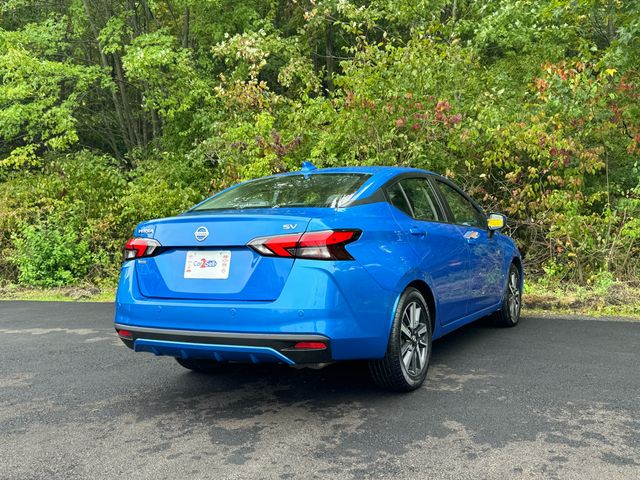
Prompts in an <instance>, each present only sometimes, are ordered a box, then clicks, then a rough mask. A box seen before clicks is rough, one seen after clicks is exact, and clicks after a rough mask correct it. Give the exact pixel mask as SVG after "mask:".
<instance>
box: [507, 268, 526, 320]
mask: <svg viewBox="0 0 640 480" xmlns="http://www.w3.org/2000/svg"><path fill="white" fill-rule="evenodd" d="M521 303H522V297H521V295H520V285H519V282H518V273H517V272H515V271H512V272H511V275H510V276H509V292H508V297H507V304H508V306H509V315H510V316H511V320H512V321H513V322H517V321H518V316H519V314H520V306H521Z"/></svg>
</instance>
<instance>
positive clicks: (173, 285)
mask: <svg viewBox="0 0 640 480" xmlns="http://www.w3.org/2000/svg"><path fill="white" fill-rule="evenodd" d="M309 221H310V217H306V216H301V215H289V214H287V215H284V214H278V213H249V212H246V211H245V212H241V213H230V214H223V213H215V214H197V215H182V216H179V217H172V218H167V219H162V220H153V221H150V222H146V223H144V224H141V225H140V226H139V227H138V228H137V229H136V235H138V236H146V237H152V238H154V239H156V240H158V241H159V242H160V244H161V245H162V247H161V248H160V252H159V253H158V254H157V255H155V256H153V257H148V258H140V259H136V260H134V261H135V262H136V276H137V280H138V285H139V288H140V292H141V293H142V295H144V296H145V297H152V298H171V299H194V300H195V299H197V300H228V301H272V300H275V299H277V298H278V296H279V294H280V292H281V291H282V288H283V287H284V284H285V282H286V280H287V277H288V276H289V272H290V271H291V268H292V266H293V262H294V259H289V258H274V257H264V256H261V255H259V254H258V253H256V252H255V251H254V250H252V249H251V248H249V247H247V246H246V244H247V243H248V242H249V241H250V240H253V239H254V238H257V237H264V236H269V235H281V234H286V233H303V232H304V231H305V230H306V228H307V225H308V224H309Z"/></svg>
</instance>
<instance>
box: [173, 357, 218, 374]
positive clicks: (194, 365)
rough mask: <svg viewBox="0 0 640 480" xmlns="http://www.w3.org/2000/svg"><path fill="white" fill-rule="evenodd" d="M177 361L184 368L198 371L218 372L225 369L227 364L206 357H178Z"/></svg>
mask: <svg viewBox="0 0 640 480" xmlns="http://www.w3.org/2000/svg"><path fill="white" fill-rule="evenodd" d="M176 362H178V363H179V364H180V365H182V366H183V367H184V368H188V369H189V370H193V371H194V372H198V373H217V372H219V371H221V370H223V369H224V367H225V364H224V363H221V362H216V361H215V360H207V359H204V358H180V357H176Z"/></svg>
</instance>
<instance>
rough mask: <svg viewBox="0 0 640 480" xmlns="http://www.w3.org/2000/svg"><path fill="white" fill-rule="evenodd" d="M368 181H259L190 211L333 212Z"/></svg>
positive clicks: (350, 177)
mask: <svg viewBox="0 0 640 480" xmlns="http://www.w3.org/2000/svg"><path fill="white" fill-rule="evenodd" d="M368 177H369V175H368V174H360V173H348V174H345V173H335V174H334V173H316V174H311V175H306V176H305V175H303V174H296V175H285V176H281V177H270V178H261V179H259V180H254V181H251V182H247V183H244V184H241V185H238V186H237V187H235V188H233V189H231V190H228V191H226V192H223V193H220V194H219V195H216V196H215V197H212V198H210V199H209V200H207V201H205V202H204V203H202V204H201V205H198V206H197V207H195V208H194V209H193V210H194V211H199V210H238V209H247V208H287V207H330V208H336V207H340V206H342V205H345V204H346V203H347V202H348V201H349V199H351V197H352V196H353V194H354V193H355V192H356V191H357V190H358V189H359V188H360V187H361V186H362V184H363V183H364V182H365V181H366V180H367V178H368Z"/></svg>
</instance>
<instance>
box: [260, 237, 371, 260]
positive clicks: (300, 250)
mask: <svg viewBox="0 0 640 480" xmlns="http://www.w3.org/2000/svg"><path fill="white" fill-rule="evenodd" d="M361 233H362V232H361V231H360V230H322V231H319V232H306V233H304V234H299V233H297V234H292V235H274V236H271V237H260V238H255V239H253V240H251V241H250V242H249V243H248V244H247V245H248V246H249V247H251V248H252V249H254V250H255V251H256V252H258V253H259V254H260V255H264V256H267V257H287V258H310V259H315V260H353V257H352V256H351V255H350V254H349V252H347V250H346V248H345V247H346V245H348V244H349V243H351V242H354V241H356V240H357V239H358V238H359V237H360V234H361Z"/></svg>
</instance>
